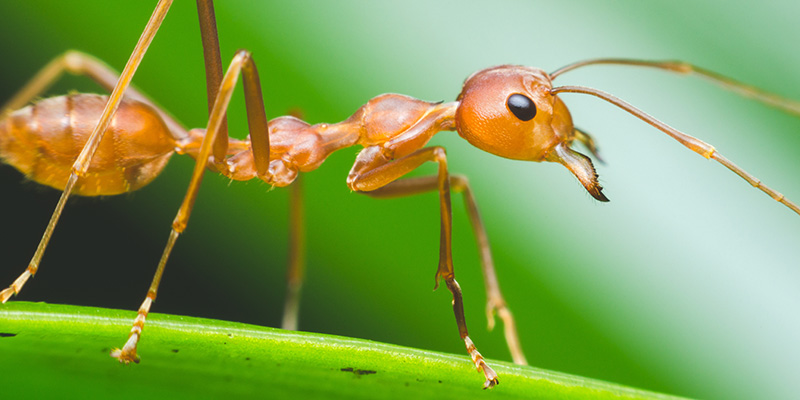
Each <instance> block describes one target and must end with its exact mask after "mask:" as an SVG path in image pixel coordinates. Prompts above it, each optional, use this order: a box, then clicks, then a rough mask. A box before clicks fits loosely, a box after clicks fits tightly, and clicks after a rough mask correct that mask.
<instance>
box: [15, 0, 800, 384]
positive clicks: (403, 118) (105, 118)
mask: <svg viewBox="0 0 800 400" xmlns="http://www.w3.org/2000/svg"><path fill="white" fill-rule="evenodd" d="M171 3H172V1H171V0H161V1H160V2H159V4H158V6H157V7H156V10H155V12H154V14H153V16H152V17H151V20H150V21H149V22H148V24H147V26H146V28H145V30H144V32H143V34H142V38H141V39H140V41H139V43H138V44H137V46H136V48H135V49H134V51H133V53H132V55H131V58H130V59H129V61H128V64H127V65H126V66H125V68H124V69H123V71H122V73H121V74H120V75H117V74H116V73H115V72H113V71H112V70H111V69H110V68H109V67H107V66H105V65H104V64H103V63H102V62H100V61H98V60H96V59H94V58H92V57H90V56H88V55H85V54H82V53H78V52H67V53H66V54H64V55H63V56H61V57H58V58H56V59H55V60H54V61H52V62H51V63H50V64H48V65H47V66H45V67H44V68H43V69H42V70H41V71H40V72H39V73H38V74H37V76H36V77H34V78H33V79H32V80H31V82H30V83H29V84H27V85H26V86H25V87H24V88H23V89H22V90H21V91H20V92H19V93H18V94H17V95H16V96H14V98H12V99H11V100H10V101H9V102H8V103H7V104H6V105H5V106H4V107H3V108H2V110H3V118H2V121H0V157H2V159H3V161H4V162H6V163H8V164H10V165H12V166H14V167H15V168H17V169H18V170H20V171H21V172H22V173H24V174H25V175H27V176H28V177H29V178H30V179H32V180H34V181H36V182H38V183H40V184H43V185H48V186H51V187H54V188H57V189H60V190H63V193H62V196H61V199H60V200H59V202H58V204H57V206H56V209H55V211H54V213H53V216H52V218H51V220H50V223H49V224H48V226H47V228H46V230H45V232H44V234H43V236H42V239H41V241H40V243H39V246H38V248H37V250H36V252H35V253H34V256H33V258H32V259H31V262H30V263H29V265H28V267H27V268H26V270H25V271H24V272H23V273H22V274H21V275H20V276H19V277H18V278H17V279H16V280H15V281H14V282H13V283H12V284H11V286H10V287H8V288H7V289H5V290H3V291H2V292H0V301H2V302H5V301H7V300H8V299H9V298H10V297H11V296H12V295H15V294H17V293H19V291H20V290H21V289H22V287H23V286H24V284H25V283H26V282H27V280H28V279H29V278H30V277H32V276H33V275H35V273H36V272H37V270H38V267H39V263H40V260H41V257H42V255H43V253H44V251H45V248H46V247H47V243H48V242H49V240H50V237H51V235H52V232H53V229H54V228H55V225H56V224H57V222H58V218H59V217H60V215H61V213H62V211H63V208H64V204H65V202H66V200H67V198H68V197H69V196H70V194H72V193H74V194H78V195H84V196H96V195H112V194H119V193H125V192H129V191H133V190H137V189H139V188H141V187H142V186H144V185H146V184H148V183H149V182H150V181H152V180H153V179H154V178H155V177H156V176H157V175H158V174H159V173H160V172H161V170H162V169H163V167H164V166H165V165H166V162H167V160H168V159H169V158H170V156H171V155H172V154H173V153H180V154H188V155H189V156H191V157H193V158H194V159H195V160H197V163H196V166H195V169H194V172H193V174H192V177H191V180H190V182H189V189H188V191H187V193H186V195H185V197H184V200H183V202H182V204H181V206H180V208H179V210H178V213H177V215H176V217H175V220H174V221H173V224H172V231H171V233H170V236H169V239H168V241H167V244H166V247H165V249H164V252H163V255H162V257H161V260H160V261H159V263H158V267H157V270H156V274H155V276H154V278H153V282H152V284H151V286H150V289H149V291H148V293H147V296H146V298H145V300H144V302H143V303H142V305H141V307H140V308H139V312H138V315H137V317H136V319H135V320H134V323H133V327H132V329H131V332H130V335H129V339H128V341H127V342H126V343H125V345H124V346H123V347H122V348H121V349H115V350H113V351H112V353H111V355H112V356H113V357H115V358H117V359H119V361H120V362H124V363H129V362H131V361H133V362H138V360H139V358H138V355H137V351H136V350H137V344H138V341H139V339H140V337H141V332H142V329H143V327H144V323H145V319H146V316H147V314H148V312H149V311H150V307H151V305H152V303H153V302H154V301H155V299H156V294H157V289H158V285H159V282H160V280H161V276H162V274H163V271H164V268H165V266H166V262H167V260H168V258H169V255H170V253H171V251H172V248H173V246H174V244H175V242H176V240H177V238H178V236H179V235H180V234H181V233H182V232H183V231H184V229H185V228H186V225H187V223H188V220H189V217H190V213H191V210H192V207H193V204H194V201H195V199H196V195H197V191H198V188H199V185H200V182H201V179H202V176H203V173H204V171H205V170H206V169H210V170H212V171H214V172H217V173H220V174H222V175H224V176H226V177H229V178H231V179H234V180H249V179H254V178H259V179H261V180H263V181H265V182H267V183H270V184H272V185H274V186H279V187H283V186H289V185H291V184H292V183H293V182H294V181H295V179H297V177H298V175H299V173H300V172H309V171H311V170H314V169H316V168H318V167H319V166H320V165H321V163H322V162H323V161H324V160H325V159H326V158H327V156H328V155H330V154H331V153H332V152H334V151H336V150H339V149H342V148H346V147H351V146H355V145H361V146H363V147H364V149H363V150H362V151H361V152H360V153H359V155H358V157H357V159H356V162H355V164H354V166H353V168H352V169H351V171H350V174H349V175H348V178H347V185H348V187H349V188H350V189H351V190H354V191H357V192H363V193H365V194H368V195H370V196H372V197H379V198H387V197H400V196H409V195H413V194H418V193H421V192H430V191H436V192H437V193H438V194H439V206H440V211H441V239H440V259H439V265H438V269H437V271H436V276H435V277H436V284H437V285H438V283H439V282H440V281H441V280H443V281H444V282H445V284H446V286H447V288H448V289H449V290H450V292H451V293H452V296H453V310H454V313H455V318H456V323H457V326H458V330H459V334H460V337H461V339H462V340H463V341H464V344H465V346H466V348H467V352H468V353H469V354H470V356H471V358H472V361H473V363H474V364H475V366H476V367H477V369H478V370H479V371H481V372H483V374H484V376H485V378H486V381H485V383H484V388H491V387H493V386H494V385H496V384H497V383H498V378H497V374H496V373H495V372H494V371H493V370H492V369H491V367H489V366H488V365H487V364H486V362H485V360H484V358H483V356H482V355H481V354H480V353H479V352H478V350H477V348H476V347H475V345H474V344H473V342H472V340H471V339H470V337H469V335H468V332H467V326H466V322H465V318H464V309H463V302H462V295H461V289H460V288H459V285H458V283H457V282H456V280H455V273H454V269H453V262H452V254H451V236H452V232H451V213H452V211H451V204H450V193H451V191H456V192H460V193H462V194H463V195H464V197H465V201H466V203H467V212H468V214H469V217H470V220H471V223H472V224H473V227H474V230H475V235H476V238H477V241H478V246H479V249H480V252H481V256H482V268H483V272H484V278H485V280H486V287H487V296H488V306H487V313H488V315H489V320H490V322H491V321H492V320H493V315H494V314H497V315H499V316H500V318H501V319H502V320H503V322H504V325H505V333H506V340H507V342H508V346H509V349H510V351H511V354H512V357H513V359H514V361H515V362H516V363H518V364H526V359H525V356H524V354H523V352H522V349H521V346H520V344H519V339H518V335H517V332H516V328H515V323H514V318H513V316H512V314H511V312H510V311H509V309H508V307H507V305H506V302H505V300H504V298H503V296H502V294H501V291H500V288H499V284H498V281H497V278H496V274H495V271H494V266H493V262H492V258H491V254H490V249H489V245H488V239H487V236H486V232H485V230H484V228H483V224H482V222H481V219H480V216H479V213H478V208H477V205H476V203H475V200H474V198H473V194H472V191H471V189H470V186H469V183H468V181H467V180H466V179H465V178H464V177H462V176H458V175H453V176H451V175H450V174H449V171H448V168H447V157H446V155H445V151H444V149H443V148H442V147H438V146H433V147H425V146H426V145H427V143H428V141H429V140H430V139H431V138H432V136H433V135H434V134H436V133H438V132H440V131H446V130H450V131H457V132H458V134H459V135H460V136H461V137H463V138H465V139H466V140H467V141H468V142H470V143H471V144H472V145H474V146H475V147H477V148H479V149H482V150H484V151H487V152H489V153H492V154H495V155H498V156H501V157H504V158H510V159H516V160H526V161H537V162H538V161H550V162H557V163H560V164H562V165H564V166H565V167H566V168H567V169H568V170H569V171H570V172H572V173H573V174H574V175H575V177H576V178H577V179H578V181H579V182H580V183H581V184H582V185H583V186H584V188H585V189H586V190H587V191H588V192H589V193H590V194H591V195H592V196H593V197H594V198H595V199H597V200H598V201H602V202H605V201H608V199H607V198H606V196H605V195H604V194H603V192H602V187H601V186H600V184H599V183H598V180H597V174H596V172H595V169H594V166H593V165H592V162H591V160H590V159H589V158H588V157H586V156H585V155H583V154H581V153H578V152H577V151H575V150H573V149H572V148H571V145H572V144H573V142H575V141H576V140H577V141H578V142H580V143H582V144H584V145H585V146H586V147H587V148H588V149H589V151H590V152H591V153H593V154H594V155H595V156H597V154H596V151H595V145H594V141H593V139H592V137H591V136H590V135H588V134H587V133H585V132H583V131H580V130H578V129H576V128H575V127H574V126H573V124H572V120H571V116H570V114H569V111H568V109H567V108H566V105H565V104H564V103H563V102H562V100H561V98H560V97H559V96H558V95H559V94H560V93H583V94H589V95H592V96H595V97H598V98H600V99H603V100H605V101H607V102H609V103H612V104H614V105H616V106H617V107H619V108H622V109H623V110H625V111H627V112H629V113H631V114H632V115H634V116H636V117H638V118H640V119H642V120H643V121H645V122H647V123H648V124H650V125H652V126H653V127H655V128H657V129H659V130H661V131H662V132H664V133H666V134H667V135H669V136H671V137H672V138H673V139H675V140H677V141H678V142H680V143H681V144H683V145H684V146H686V147H687V148H689V149H691V150H692V151H694V152H696V153H698V154H700V155H701V156H703V157H705V158H708V159H714V160H716V161H718V162H719V163H721V164H722V165H724V166H725V167H727V168H728V169H730V170H731V171H733V172H734V173H736V174H737V175H739V176H740V177H742V178H743V179H745V180H746V181H747V182H748V183H750V184H751V185H753V186H755V187H757V188H758V189H759V190H761V191H763V192H764V193H766V194H767V195H769V196H770V197H772V198H773V199H775V200H776V201H778V202H780V203H782V204H783V205H785V206H786V207H788V208H790V209H791V210H793V211H794V212H796V213H798V214H800V208H798V206H797V205H796V204H794V203H793V202H791V201H789V200H788V199H786V198H785V197H784V196H783V195H781V194H780V193H778V192H776V191H774V190H772V189H770V188H769V187H767V186H765V185H763V184H762V183H761V182H760V181H759V180H757V179H756V178H754V177H753V176H752V175H750V174H748V173H747V172H745V171H744V170H742V169H741V168H739V167H737V166H736V165H734V164H733V163H731V162H730V161H729V160H727V159H726V158H724V157H723V156H721V155H720V154H719V153H718V152H717V151H716V150H715V149H714V148H713V147H712V146H711V145H709V144H707V143H705V142H703V141H701V140H698V139H696V138H693V137H691V136H688V135H686V134H684V133H682V132H680V131H677V130H675V129H673V128H671V127H669V126H667V125H665V124H664V123H662V122H660V121H658V120H656V119H655V118H653V117H651V116H649V115H647V114H645V113H644V112H642V111H640V110H638V109H637V108H635V107H633V106H631V105H630V104H628V103H626V102H624V101H622V100H620V99H618V98H616V97H614V96H612V95H610V94H607V93H605V92H602V91H599V90H596V89H591V88H587V87H582V86H560V87H554V86H553V84H552V81H553V80H554V79H555V78H557V77H558V76H559V75H561V74H563V73H565V72H567V71H570V70H572V69H575V68H578V67H583V66H588V65H597V64H616V65H633V66H643V67H651V68H657V69H662V70H666V71H671V72H676V73H681V74H696V75H699V76H701V77H703V78H706V79H709V80H711V81H713V82H716V83H718V84H720V85H722V86H725V87H727V88H729V89H732V90H734V91H736V92H738V93H739V94H742V95H744V96H747V97H751V98H754V99H756V100H759V101H762V102H765V103H767V104H769V105H771V106H774V107H777V108H780V109H783V110H785V111H787V112H790V113H794V114H800V105H799V104H798V103H796V102H793V101H790V100H787V99H783V98H780V97H777V96H774V95H771V94H768V93H765V92H763V91H761V90H759V89H756V88H753V87H750V86H747V85H744V84H742V83H739V82H735V81H733V80H731V79H728V78H725V77H723V76H720V75H717V74H715V73H713V72H710V71H707V70H704V69H701V68H698V67H695V66H693V65H690V64H687V63H683V62H648V61H634V60H623V59H600V60H589V61H584V62H579V63H575V64H571V65H568V66H566V67H564V68H561V69H559V70H557V71H555V72H553V73H549V74H548V73H546V72H545V71H543V70H540V69H537V68H531V67H523V66H514V65H503V66H498V67H493V68H488V69H485V70H482V71H479V72H476V73H475V74H473V75H472V76H470V77H469V78H467V80H466V81H465V83H464V86H463V88H462V90H461V93H460V94H459V95H458V97H457V99H456V101H453V102H448V103H430V102H425V101H421V100H417V99H414V98H411V97H407V96H403V95H397V94H384V95H380V96H377V97H375V98H373V99H371V100H369V101H368V102H367V103H366V104H365V105H364V106H362V107H361V108H359V109H358V110H357V111H356V112H355V113H354V114H353V115H352V116H351V117H349V118H348V119H346V120H345V121H343V122H340V123H336V124H316V125H310V124H308V123H306V122H304V121H302V120H300V119H298V118H296V117H278V118H275V119H273V120H270V121H267V119H266V113H265V110H264V105H263V100H262V98H261V86H260V83H259V76H258V72H257V70H256V66H255V63H254V61H253V59H252V58H251V56H250V53H248V52H247V51H239V52H237V53H236V55H235V56H234V58H233V61H232V62H231V64H230V66H229V67H228V69H227V71H226V72H225V73H224V74H223V73H222V65H221V58H220V55H219V44H218V42H217V35H216V26H215V21H214V14H213V6H212V4H211V1H210V0H208V1H204V0H198V13H199V17H200V26H201V34H202V37H203V44H204V46H203V47H204V54H205V63H206V69H207V77H208V83H209V84H208V88H209V109H210V116H209V121H208V125H207V127H206V128H205V129H193V130H186V129H185V128H184V127H183V126H182V125H181V124H180V123H178V122H177V121H175V120H174V119H173V118H172V117H170V116H169V115H168V114H167V113H165V112H163V111H162V110H160V109H159V108H158V107H156V106H155V104H154V103H153V102H152V101H150V100H149V99H148V98H147V97H146V96H145V95H143V94H142V93H140V92H138V91H136V90H134V89H132V88H128V85H129V84H130V82H131V79H132V77H133V75H134V73H135V71H136V68H137V67H138V65H139V63H140V62H141V60H142V58H143V56H144V54H145V52H146V50H147V48H148V46H149V44H150V42H151V41H152V39H153V37H154V36H155V34H156V32H157V30H158V28H159V27H160V24H161V22H162V21H163V19H164V18H165V16H166V13H167V10H168V9H169V7H170V5H171ZM64 71H68V72H70V73H74V74H85V75H87V76H89V77H90V78H92V79H94V80H95V81H97V82H98V83H100V84H101V85H102V86H104V87H106V88H108V89H111V94H110V95H109V96H99V95H90V94H73V95H68V96H60V97H53V98H49V99H45V100H42V101H40V102H38V103H36V104H33V105H29V106H26V107H23V106H24V105H25V104H27V103H28V102H30V100H31V99H33V98H35V97H36V96H37V95H38V94H40V93H42V92H43V91H44V90H45V89H46V88H47V87H48V86H49V85H50V84H51V83H52V82H53V81H55V80H56V79H57V78H58V77H59V76H60V75H61V74H62V73H63V72H64ZM240 74H241V75H242V76H243V83H244V88H245V90H244V92H245V101H246V107H247V115H248V123H249V128H250V136H249V137H248V138H247V139H245V140H236V139H232V138H229V137H228V136H227V132H226V128H225V122H224V119H225V112H226V110H227V107H228V104H229V102H230V100H231V96H232V93H233V88H234V86H235V84H236V83H237V80H238V78H239V75H240ZM65 115H66V116H68V117H67V118H65V117H64V116H65ZM106 134H107V135H106ZM104 135H105V136H104ZM428 161H431V162H435V163H436V164H437V165H438V174H437V175H435V176H430V177H421V178H406V179H400V178H402V177H403V176H404V175H406V174H407V173H409V172H411V171H413V170H415V169H416V168H418V167H419V166H420V165H422V164H424V163H426V162H428ZM293 193H294V195H295V196H296V195H297V192H296V191H293ZM300 219H301V217H299V216H293V217H292V221H293V222H292V226H294V227H295V228H297V227H299V225H300V224H301V221H300ZM295 231H297V229H295ZM299 240H300V238H299V237H293V241H294V242H295V243H298V242H299ZM294 247H295V250H294V251H293V257H292V259H294V260H297V259H298V257H297V252H299V250H298V249H299V247H300V246H298V245H295V246H294ZM288 275H289V287H290V289H289V294H288V296H287V302H286V308H285V311H284V315H285V319H284V324H283V326H284V327H286V328H294V327H296V320H297V313H298V301H299V291H300V287H301V284H302V281H301V277H302V264H301V263H299V262H290V266H289V274H288Z"/></svg>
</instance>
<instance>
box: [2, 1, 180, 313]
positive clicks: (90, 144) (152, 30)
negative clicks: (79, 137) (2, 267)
mask: <svg viewBox="0 0 800 400" xmlns="http://www.w3.org/2000/svg"><path fill="white" fill-rule="evenodd" d="M170 5H172V0H161V1H159V3H158V5H157V6H156V9H155V11H153V15H152V16H151V17H150V20H149V21H148V22H147V25H146V26H145V29H144V31H143V32H142V36H141V37H140V38H139V42H138V43H136V47H135V48H134V49H133V53H131V57H130V59H128V63H127V64H126V65H125V68H124V69H123V70H122V75H121V77H120V79H119V81H118V82H117V84H116V86H115V87H114V90H113V91H112V92H111V96H109V99H108V103H106V107H105V109H104V110H103V113H102V115H101V116H100V119H99V120H98V122H97V126H95V128H94V131H93V132H92V134H91V136H90V137H89V140H88V141H87V142H86V144H85V145H84V146H83V149H82V150H81V153H80V155H78V158H77V159H76V160H75V163H74V164H73V165H72V173H71V174H70V176H69V179H68V180H67V184H66V186H65V187H64V191H63V192H62V193H61V198H60V199H59V200H58V203H57V204H56V208H55V210H54V211H53V215H52V216H51V217H50V221H49V222H48V223H47V228H45V231H44V234H42V239H41V240H40V241H39V245H38V246H37V247H36V251H35V252H34V254H33V257H32V258H31V261H30V262H29V263H28V267H27V268H26V269H25V272H23V273H22V274H21V275H20V276H19V277H17V279H15V280H14V282H13V283H12V284H11V286H9V287H8V288H6V289H4V290H3V291H0V302H2V303H5V302H6V301H8V299H9V298H10V297H11V296H12V295H15V294H17V293H19V291H20V290H22V286H23V285H25V282H27V281H28V279H29V278H30V277H32V276H34V275H35V274H36V271H37V270H38V269H39V263H40V262H41V260H42V256H43V255H44V251H45V248H46V247H47V243H48V242H49V241H50V237H51V236H52V235H53V230H54V229H55V227H56V223H58V219H59V217H61V212H62V211H63V210H64V205H65V204H66V202H67V199H68V198H69V195H70V194H71V193H72V190H73V188H74V187H75V184H76V183H77V181H78V179H80V177H81V176H83V175H85V174H86V170H87V169H88V168H89V164H90V163H91V159H92V156H94V153H95V151H96V150H97V147H98V146H99V144H100V140H101V139H102V138H103V134H104V133H105V131H106V129H108V126H109V124H110V123H111V118H112V117H113V116H114V113H115V112H116V111H117V108H118V107H119V103H120V101H121V100H122V95H123V93H124V92H125V89H127V88H128V86H129V84H130V82H131V79H132V78H133V74H134V73H135V72H136V68H138V66H139V64H140V63H141V61H142V58H143V57H144V54H145V52H146V51H147V48H148V47H149V46H150V43H151V42H152V40H153V37H154V36H155V34H156V32H157V31H158V28H159V27H160V26H161V22H163V21H164V18H165V17H166V15H167V11H168V10H169V7H170Z"/></svg>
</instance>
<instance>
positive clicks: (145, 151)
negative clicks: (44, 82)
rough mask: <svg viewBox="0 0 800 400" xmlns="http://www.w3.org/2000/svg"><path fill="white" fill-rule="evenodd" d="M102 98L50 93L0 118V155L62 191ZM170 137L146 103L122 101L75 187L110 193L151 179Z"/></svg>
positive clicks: (160, 164)
mask: <svg viewBox="0 0 800 400" xmlns="http://www.w3.org/2000/svg"><path fill="white" fill-rule="evenodd" d="M107 101H108V96H100V95H96V94H70V95H67V96H59V97H51V98H48V99H44V100H42V101H39V102H37V103H35V104H32V105H29V106H27V107H25V108H22V109H20V110H17V111H14V112H13V113H10V114H8V116H7V117H6V118H5V119H4V120H3V121H0V158H2V160H3V162H5V163H7V164H9V165H12V166H13V167H14V168H16V169H17V170H19V171H20V172H22V173H23V174H25V176H26V177H28V178H29V179H31V180H33V181H35V182H37V183H40V184H43V185H47V186H50V187H53V188H56V189H59V190H63V189H64V186H65V185H66V182H67V179H68V178H69V175H70V172H71V168H72V165H73V163H74V162H75V159H76V158H77V157H78V155H79V154H80V152H81V149H82V148H83V146H84V144H85V143H86V141H87V139H88V138H89V135H91V133H92V129H93V128H94V126H95V125H96V124H97V120H98V118H99V117H100V114H101V113H102V111H103V107H105V104H106V102H107ZM175 146H176V144H175V140H174V139H173V138H172V136H170V134H169V130H168V129H167V126H166V124H165V123H164V121H163V120H162V119H161V117H160V116H159V115H158V113H157V112H156V111H155V110H154V109H153V108H152V107H150V106H148V105H146V104H144V103H141V102H138V101H134V100H123V101H122V103H121V104H120V107H119V110H118V111H117V114H116V116H115V117H114V118H113V120H112V121H111V124H110V125H109V128H108V131H107V132H106V135H105V136H104V137H103V140H102V141H101V142H100V145H99V147H98V149H97V153H95V155H94V157H93V158H92V160H91V164H90V165H89V169H88V170H87V171H86V174H85V176H82V177H81V179H80V180H79V181H78V184H77V186H76V187H75V191H76V193H77V194H80V195H83V196H100V195H114V194H119V193H124V192H129V191H132V190H136V189H138V188H140V187H142V186H144V185H146V184H148V183H150V181H152V180H153V179H154V178H155V177H156V176H157V175H158V174H159V172H161V170H162V169H163V168H164V166H165V165H166V164H167V160H169V157H170V156H171V155H172V153H173V151H174V149H175Z"/></svg>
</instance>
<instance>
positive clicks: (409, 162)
mask: <svg viewBox="0 0 800 400" xmlns="http://www.w3.org/2000/svg"><path fill="white" fill-rule="evenodd" d="M426 161H434V162H436V163H437V164H439V173H438V175H437V177H436V184H437V189H438V191H439V206H440V209H441V237H440V242H439V268H438V269H437V271H436V286H435V287H434V289H435V288H436V287H438V286H439V279H444V281H445V283H446V284H447V289H449V290H450V292H451V293H452V294H453V312H454V313H455V317H456V324H457V325H458V332H459V335H460V336H461V340H463V341H464V345H465V346H466V347H467V352H468V353H469V355H470V357H471V358H472V362H473V363H474V364H475V367H476V368H477V369H478V371H481V372H483V374H484V376H485V377H486V382H484V384H483V388H484V389H488V388H492V387H494V385H496V384H497V383H498V379H497V373H495V372H494V370H492V368H491V367H489V365H488V364H486V361H484V358H483V356H482V355H481V353H480V352H478V349H477V348H476V347H475V344H474V343H473V342H472V339H470V337H469V333H468V332H467V322H466V319H465V317H464V301H463V298H462V295H461V287H460V286H459V285H458V282H456V279H455V272H454V270H453V256H452V252H451V247H452V246H451V242H452V240H451V238H452V207H451V205H450V177H449V174H448V172H447V157H446V154H445V150H444V148H442V147H438V146H436V147H426V148H423V149H420V150H417V151H415V152H413V153H411V154H409V155H407V156H405V157H401V158H399V159H396V160H388V159H387V158H386V157H384V156H383V154H382V153H381V148H380V147H379V146H371V147H368V148H365V149H364V150H362V151H361V153H359V156H358V158H357V160H356V164H355V165H354V167H353V170H351V171H350V175H349V176H348V178H347V184H348V186H350V188H351V189H352V190H356V191H360V192H369V191H373V190H376V189H380V188H381V187H384V186H386V185H388V184H390V183H391V182H393V181H395V180H396V179H398V178H400V177H401V176H403V175H405V174H407V173H408V172H410V171H412V170H414V169H416V168H417V167H419V166H420V165H422V164H423V163H425V162H426Z"/></svg>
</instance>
